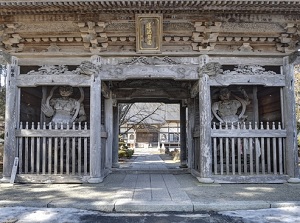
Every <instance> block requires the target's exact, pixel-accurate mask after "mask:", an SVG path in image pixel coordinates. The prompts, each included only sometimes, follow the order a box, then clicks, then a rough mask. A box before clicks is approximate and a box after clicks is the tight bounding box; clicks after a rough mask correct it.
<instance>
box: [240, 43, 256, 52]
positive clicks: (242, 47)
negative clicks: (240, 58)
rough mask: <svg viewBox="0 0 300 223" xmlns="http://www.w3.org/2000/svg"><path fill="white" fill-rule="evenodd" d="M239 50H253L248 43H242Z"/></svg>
mask: <svg viewBox="0 0 300 223" xmlns="http://www.w3.org/2000/svg"><path fill="white" fill-rule="evenodd" d="M239 51H241V52H253V47H251V45H250V43H243V45H242V46H241V47H240V48H239Z"/></svg>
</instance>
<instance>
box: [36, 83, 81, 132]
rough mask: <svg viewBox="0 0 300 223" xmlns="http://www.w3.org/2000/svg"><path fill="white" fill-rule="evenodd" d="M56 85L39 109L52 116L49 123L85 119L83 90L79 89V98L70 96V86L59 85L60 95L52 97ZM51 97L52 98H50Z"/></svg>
mask: <svg viewBox="0 0 300 223" xmlns="http://www.w3.org/2000/svg"><path fill="white" fill-rule="evenodd" d="M56 88H57V87H54V88H52V89H51V92H50V95H49V96H48V98H47V100H46V103H45V104H42V106H41V109H42V111H43V113H44V114H45V115H46V116H47V117H52V120H51V123H52V124H53V125H54V124H63V126H64V127H66V125H67V123H69V125H71V124H72V123H73V122H82V121H85V120H86V114H85V111H84V106H83V103H82V101H83V97H84V95H83V90H82V88H79V89H80V92H81V97H80V99H79V100H77V99H74V98H70V96H71V95H72V93H73V88H72V87H71V86H60V87H59V93H60V95H61V97H59V98H52V96H53V92H54V90H55V89H56ZM51 98H52V99H51Z"/></svg>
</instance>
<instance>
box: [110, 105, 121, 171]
mask: <svg viewBox="0 0 300 223" xmlns="http://www.w3.org/2000/svg"><path fill="white" fill-rule="evenodd" d="M112 113H113V143H112V146H113V147H112V167H113V168H118V167H119V166H120V165H119V162H118V151H119V109H118V106H117V104H116V105H114V106H113V112H112Z"/></svg>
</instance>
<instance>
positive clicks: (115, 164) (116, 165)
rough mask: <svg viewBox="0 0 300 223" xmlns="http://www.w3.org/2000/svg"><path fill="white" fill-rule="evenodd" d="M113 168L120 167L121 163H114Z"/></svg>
mask: <svg viewBox="0 0 300 223" xmlns="http://www.w3.org/2000/svg"><path fill="white" fill-rule="evenodd" d="M111 167H112V168H119V167H120V164H119V163H113V164H112V165H111Z"/></svg>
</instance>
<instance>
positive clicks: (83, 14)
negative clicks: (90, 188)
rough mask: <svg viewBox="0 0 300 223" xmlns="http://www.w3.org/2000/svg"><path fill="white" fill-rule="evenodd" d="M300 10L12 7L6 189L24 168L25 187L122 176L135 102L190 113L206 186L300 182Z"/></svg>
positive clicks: (184, 142)
mask: <svg viewBox="0 0 300 223" xmlns="http://www.w3.org/2000/svg"><path fill="white" fill-rule="evenodd" d="M66 2H67V3H66ZM299 11H300V3H299V1H295V0H283V1H278V0H271V1H260V0H258V1H244V0H242V1H238V0H220V1H214V0H212V1H211V0H201V1H198V0H188V1H178V0H170V1H154V0H145V1H134V0H132V1H123V0H122V1H119V0H107V1H80V0H74V1H72V0H70V1H59V0H58V1H44V0H36V1H22V3H20V2H19V1H0V49H1V50H0V61H3V60H2V58H4V61H5V63H7V73H8V76H7V100H6V103H7V104H6V115H5V127H6V128H5V146H4V147H5V148H4V162H3V166H4V168H3V179H2V181H9V178H10V176H11V172H12V167H13V166H14V160H15V158H16V157H17V158H19V166H18V174H17V179H16V180H19V181H30V182H90V183H98V182H101V181H102V180H103V178H104V177H105V176H107V174H109V173H110V172H111V171H112V170H113V168H116V167H118V156H117V154H118V134H119V132H118V121H117V120H118V108H117V106H118V103H123V102H126V103H134V102H165V103H177V104H180V105H181V106H180V130H181V131H180V134H181V136H180V140H181V141H180V147H181V148H180V150H181V157H180V158H181V167H184V168H188V169H189V170H190V171H191V173H192V174H193V175H194V176H196V177H197V178H198V180H199V181H201V182H223V183H230V182H235V183H239V182H252V183H255V182H257V183H259V182H270V183H271V182H285V181H287V180H290V181H294V182H296V181H299V169H298V154H297V152H298V148H297V140H296V136H297V130H296V129H297V128H296V121H295V107H294V106H295V98H294V81H295V80H294V76H293V73H294V66H295V65H296V64H300V60H299V51H297V50H298V48H299V42H300V40H299V30H300V28H299V27H300V18H299ZM60 87H62V89H63V88H69V87H72V89H73V96H72V97H69V98H72V99H68V101H64V100H61V101H59V100H60V95H59V94H60ZM222 92H230V93H232V94H231V97H230V98H227V99H224V98H226V97H225V96H222V97H221V95H222ZM64 94H65V93H64ZM61 96H62V95H61ZM64 97H65V96H62V99H65V98H64ZM221 98H223V99H221ZM52 99H53V100H52ZM54 99H55V100H56V101H55V100H54ZM58 99H59V100H58ZM223 102H226V103H228V104H226V103H223ZM51 103H52V104H51ZM56 103H57V104H56ZM227 106H228V107H227ZM50 107H52V108H50ZM63 107H67V108H68V109H65V108H63ZM54 109H58V110H60V111H59V113H60V116H59V117H57V116H56V117H55V118H54V116H55V115H54ZM83 110H84V111H83ZM67 114H68V115H69V119H68V121H66V122H62V123H60V122H61V121H62V120H61V117H66V115H67ZM80 115H81V116H80ZM186 117H188V118H186ZM73 123H74V124H73Z"/></svg>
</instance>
